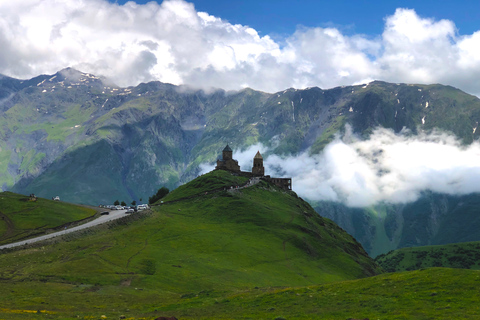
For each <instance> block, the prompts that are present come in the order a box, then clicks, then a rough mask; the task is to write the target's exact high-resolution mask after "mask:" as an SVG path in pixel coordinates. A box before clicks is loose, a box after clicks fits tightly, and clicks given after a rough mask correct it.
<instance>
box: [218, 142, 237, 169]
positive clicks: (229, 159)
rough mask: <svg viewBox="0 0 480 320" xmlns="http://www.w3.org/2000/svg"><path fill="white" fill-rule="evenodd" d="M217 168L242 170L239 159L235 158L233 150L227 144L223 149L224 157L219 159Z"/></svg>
mask: <svg viewBox="0 0 480 320" xmlns="http://www.w3.org/2000/svg"><path fill="white" fill-rule="evenodd" d="M215 170H229V171H233V172H240V166H239V165H238V161H237V160H234V159H233V151H232V149H231V148H230V147H229V146H228V144H227V146H226V147H225V148H224V149H223V151H222V159H218V160H217V166H216V167H215Z"/></svg>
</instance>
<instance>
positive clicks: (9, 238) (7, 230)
mask: <svg viewBox="0 0 480 320" xmlns="http://www.w3.org/2000/svg"><path fill="white" fill-rule="evenodd" d="M28 199H29V197H28V196H24V195H20V194H15V193H11V192H2V193H0V214H1V215H2V219H0V244H6V243H11V242H14V241H16V240H19V239H24V238H28V237H30V236H32V235H36V234H39V233H43V232H45V231H46V230H48V229H51V228H55V227H58V226H61V225H63V224H65V223H69V222H72V221H77V220H81V219H85V218H88V217H90V216H93V215H95V213H96V211H95V210H94V209H89V208H85V207H80V206H77V205H72V204H69V203H65V202H58V201H52V200H47V199H42V198H37V201H35V202H32V201H28Z"/></svg>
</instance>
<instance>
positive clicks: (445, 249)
mask: <svg viewBox="0 0 480 320" xmlns="http://www.w3.org/2000/svg"><path fill="white" fill-rule="evenodd" d="M375 261H376V262H377V263H378V264H379V265H380V266H382V268H383V269H384V270H385V271H388V272H396V271H406V270H407V271H408V270H418V269H422V268H430V267H446V268H462V269H475V270H480V242H464V243H455V244H447V245H437V246H425V247H414V248H402V249H398V250H395V251H390V252H389V253H387V254H382V255H379V256H378V257H377V258H375Z"/></svg>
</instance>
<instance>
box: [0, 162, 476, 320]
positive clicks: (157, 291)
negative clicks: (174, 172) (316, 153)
mask: <svg viewBox="0 0 480 320" xmlns="http://www.w3.org/2000/svg"><path fill="white" fill-rule="evenodd" d="M244 181H245V178H244V177H240V176H233V175H231V174H230V173H228V172H224V171H214V172H212V173H209V174H206V175H203V176H201V177H198V178H197V179H195V180H194V181H192V182H190V183H188V184H186V185H184V186H182V187H179V188H178V189H176V190H174V191H173V192H171V193H170V194H169V195H167V196H166V197H165V198H163V199H162V200H161V201H163V203H161V202H160V201H159V202H157V203H156V205H155V206H153V207H152V210H149V211H144V212H141V213H136V214H132V215H130V216H128V217H126V218H123V219H120V220H116V221H114V222H111V223H109V224H105V225H101V226H98V227H95V228H92V229H89V230H84V231H81V232H78V233H76V234H70V235H66V236H64V237H62V238H55V239H53V240H49V241H47V242H43V243H39V244H35V245H31V246H30V247H28V248H23V249H16V250H6V251H4V252H0V288H1V290H0V301H1V303H0V319H14V320H15V319H119V318H125V319H155V318H156V317H159V316H169V317H170V316H175V317H177V318H178V319H277V320H280V319H349V318H354V319H355V318H356V319H364V318H369V319H458V318H462V319H476V318H478V317H479V316H480V311H479V307H478V302H479V301H478V300H479V297H478V295H477V294H476V293H477V287H478V284H479V283H480V273H478V272H477V271H474V270H461V269H447V268H432V269H426V270H420V271H413V272H403V273H387V274H382V272H383V271H382V270H381V268H380V267H378V265H377V264H376V263H375V262H374V261H373V260H372V259H371V258H370V257H369V256H368V255H367V254H366V252H365V251H364V250H363V248H362V247H361V246H360V245H359V244H358V242H357V241H356V240H355V239H354V238H352V237H351V236H350V235H348V234H347V233H346V232H344V231H343V230H342V229H341V228H339V227H338V226H337V225H335V224H334V223H333V222H332V221H330V220H328V219H325V218H322V217H320V216H319V215H318V214H316V213H315V211H314V210H313V209H312V208H311V207H310V205H308V204H307V203H306V202H304V201H303V200H302V199H300V198H298V197H297V196H296V194H295V193H293V192H290V191H285V190H282V189H278V188H276V187H275V186H272V185H270V184H267V183H265V182H260V183H258V184H257V185H255V186H253V187H249V188H245V189H239V190H224V189H225V188H226V187H228V186H230V185H232V183H234V184H235V183H236V184H239V185H241V183H242V182H244Z"/></svg>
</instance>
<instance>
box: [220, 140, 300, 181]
mask: <svg viewBox="0 0 480 320" xmlns="http://www.w3.org/2000/svg"><path fill="white" fill-rule="evenodd" d="M215 170H227V171H232V172H235V173H238V174H240V175H245V176H249V177H260V179H263V180H265V181H268V182H271V183H273V184H274V185H276V186H277V187H279V188H282V189H285V190H292V178H272V177H270V176H266V175H265V168H264V166H263V157H262V155H261V154H260V151H258V152H257V154H256V155H255V156H254V157H253V167H252V172H248V171H241V170H240V166H239V165H238V161H237V160H235V159H233V151H232V149H231V148H230V147H229V146H228V144H227V146H226V147H225V148H224V149H223V151H222V158H221V159H218V160H217V166H216V167H215Z"/></svg>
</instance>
